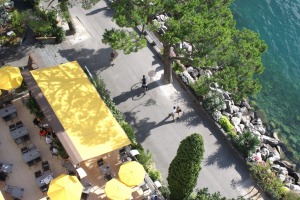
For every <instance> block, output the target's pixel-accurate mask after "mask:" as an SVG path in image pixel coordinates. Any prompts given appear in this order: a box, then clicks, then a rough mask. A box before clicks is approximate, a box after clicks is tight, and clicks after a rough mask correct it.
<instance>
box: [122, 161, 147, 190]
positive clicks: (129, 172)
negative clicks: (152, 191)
mask: <svg viewBox="0 0 300 200" xmlns="http://www.w3.org/2000/svg"><path fill="white" fill-rule="evenodd" d="M145 175H146V172H145V169H144V167H143V165H141V164H140V163H138V162H136V161H130V162H126V163H124V164H123V165H122V166H121V167H120V171H119V177H120V180H121V181H122V182H123V183H125V184H126V185H128V186H135V185H138V184H140V183H142V182H143V181H144V178H145Z"/></svg>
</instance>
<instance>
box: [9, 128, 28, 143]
mask: <svg viewBox="0 0 300 200" xmlns="http://www.w3.org/2000/svg"><path fill="white" fill-rule="evenodd" d="M10 133H11V136H12V137H13V139H14V140H15V141H16V140H17V139H22V138H23V137H24V136H25V135H28V134H29V131H28V129H27V128H26V127H25V126H22V127H20V128H17V129H16V130H13V131H11V132H10Z"/></svg>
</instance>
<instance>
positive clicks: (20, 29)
mask: <svg viewBox="0 0 300 200" xmlns="http://www.w3.org/2000/svg"><path fill="white" fill-rule="evenodd" d="M24 17H25V16H24V15H23V14H22V13H20V12H19V11H17V10H14V11H13V12H12V13H11V24H12V26H13V27H14V31H15V32H16V33H17V34H23V33H24V32H25V28H24Z"/></svg>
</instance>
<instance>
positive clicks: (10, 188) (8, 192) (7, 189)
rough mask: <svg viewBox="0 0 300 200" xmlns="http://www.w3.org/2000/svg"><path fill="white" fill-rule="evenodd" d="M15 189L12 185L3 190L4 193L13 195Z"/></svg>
mask: <svg viewBox="0 0 300 200" xmlns="http://www.w3.org/2000/svg"><path fill="white" fill-rule="evenodd" d="M13 189H14V186H11V185H5V186H4V188H3V191H4V192H5V193H7V194H11V193H12V190H13Z"/></svg>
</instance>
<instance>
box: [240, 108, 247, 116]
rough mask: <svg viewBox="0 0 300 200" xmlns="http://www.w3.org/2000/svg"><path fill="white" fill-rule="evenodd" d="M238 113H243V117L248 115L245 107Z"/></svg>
mask: <svg viewBox="0 0 300 200" xmlns="http://www.w3.org/2000/svg"><path fill="white" fill-rule="evenodd" d="M240 112H241V113H243V116H245V115H248V109H247V108H246V107H241V108H240Z"/></svg>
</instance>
